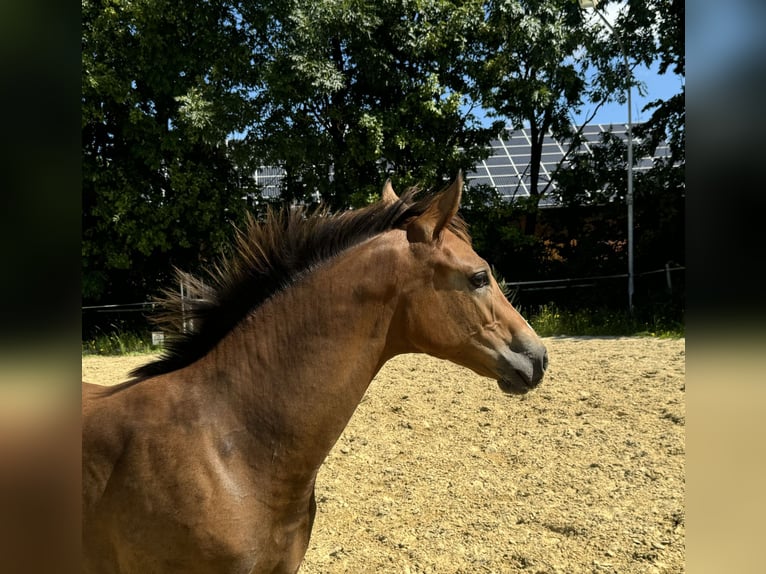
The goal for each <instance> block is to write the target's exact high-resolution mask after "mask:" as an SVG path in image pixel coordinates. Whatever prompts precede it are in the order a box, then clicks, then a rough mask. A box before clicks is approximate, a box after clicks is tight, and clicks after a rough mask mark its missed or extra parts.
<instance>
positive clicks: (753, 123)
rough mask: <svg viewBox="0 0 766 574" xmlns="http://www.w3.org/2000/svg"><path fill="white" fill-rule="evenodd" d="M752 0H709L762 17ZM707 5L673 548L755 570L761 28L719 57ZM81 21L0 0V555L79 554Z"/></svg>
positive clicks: (704, 565) (705, 563) (712, 562)
mask: <svg viewBox="0 0 766 574" xmlns="http://www.w3.org/2000/svg"><path fill="white" fill-rule="evenodd" d="M761 4H762V3H760V2H757V1H756V0H739V1H737V2H730V3H723V4H721V3H719V9H725V10H730V11H736V12H738V13H740V15H741V16H742V15H744V16H743V18H742V21H757V22H759V24H760V23H762V21H763V19H764V15H766V8H765V7H763V6H762V5H761ZM714 6H715V4H714V3H712V2H710V1H709V0H706V1H704V2H699V3H694V5H690V6H689V12H688V14H687V23H688V24H689V25H688V31H687V40H688V42H689V46H690V48H689V49H688V50H687V51H688V69H689V71H688V78H690V80H691V81H690V82H689V85H688V94H689V98H688V100H687V111H688V117H687V127H688V136H689V139H688V143H687V146H688V148H687V156H688V164H687V166H688V167H687V169H688V172H687V181H688V186H687V189H688V201H689V209H688V213H689V221H688V225H687V229H688V230H689V231H688V241H687V244H688V246H689V247H688V250H689V257H688V262H689V264H688V268H689V271H688V277H689V281H688V285H689V293H688V298H687V300H688V302H689V311H688V328H687V333H688V335H687V347H688V353H687V359H688V373H689V375H690V376H689V384H688V386H687V390H688V391H689V394H688V408H689V412H688V417H687V420H688V421H689V424H688V428H687V432H688V435H687V443H688V448H687V469H688V481H687V507H688V517H687V519H688V524H687V533H688V539H687V551H688V556H687V563H688V569H689V571H690V572H695V574H696V573H699V572H702V573H706V572H711V573H712V572H723V571H729V572H733V571H736V572H739V573H744V572H756V571H760V568H761V567H762V564H761V563H760V558H759V557H758V556H756V555H755V552H757V550H758V548H759V547H760V544H759V543H760V540H761V539H762V536H763V525H762V524H763V521H762V516H763V514H764V512H763V511H764V509H765V508H764V506H766V505H765V504H764V503H765V502H766V499H765V497H764V494H763V489H762V486H761V485H762V484H765V483H766V480H764V479H765V478H766V476H764V474H766V473H765V472H764V471H765V470H766V469H765V468H764V463H765V461H766V457H765V456H764V454H766V452H764V451H765V450H766V446H764V441H763V440H762V437H763V436H764V430H766V429H764V423H763V421H764V414H766V413H765V412H764V411H765V410H766V409H765V408H764V407H765V406H766V404H765V401H766V384H764V383H766V380H765V379H766V377H764V372H765V371H764V367H765V366H766V359H765V358H764V357H765V355H764V350H765V349H766V346H765V345H764V342H766V336H764V328H763V325H764V316H765V315H766V313H765V311H766V298H764V288H763V283H762V281H761V279H760V271H761V270H760V269H759V265H760V262H762V261H763V253H762V251H763V247H762V239H761V237H762V233H761V231H762V227H763V224H762V223H761V221H762V218H763V214H764V213H765V212H766V210H764V207H766V194H764V193H763V191H762V190H763V183H762V182H763V169H762V166H763V165H764V159H763V154H764V147H763V145H762V144H761V143H760V142H762V141H763V134H764V133H766V130H765V129H764V128H766V116H764V110H763V105H762V101H763V99H762V94H763V93H764V92H765V90H764V88H766V86H764V83H766V73H764V72H766V46H764V41H765V40H764V38H763V37H761V38H758V37H756V34H755V33H754V32H749V31H748V30H753V31H755V30H760V29H761V27H760V26H757V27H751V28H749V29H743V30H742V34H741V36H742V38H743V40H741V42H740V43H741V45H742V50H741V51H740V52H733V53H732V57H731V59H730V60H726V61H723V62H721V61H719V62H717V63H715V65H713V64H711V63H710V62H709V61H708V60H707V59H706V58H704V57H702V58H697V57H696V54H695V51H696V48H695V47H694V46H697V45H699V42H700V41H709V39H710V38H716V37H717V34H718V32H717V31H716V30H714V29H712V30H711V29H709V28H706V27H705V24H706V23H707V22H710V21H711V19H710V18H708V19H705V18H704V17H702V16H703V15H704V14H703V15H701V14H700V13H701V12H704V11H706V10H711V9H713V7H714ZM721 6H723V7H722V8H721ZM714 20H715V19H713V21H714ZM700 23H702V24H703V25H702V27H699V26H695V25H696V24H700ZM79 26H80V10H79V6H78V5H75V4H73V3H57V2H53V1H51V0H33V1H32V2H25V3H16V2H6V3H4V4H3V6H2V8H0V69H1V70H2V72H3V73H2V74H0V82H2V85H3V89H2V90H0V98H2V100H0V101H2V104H3V110H4V111H5V114H4V123H5V125H4V129H3V130H2V134H3V135H2V144H3V146H2V154H1V155H0V157H2V164H3V169H2V170H0V189H2V192H1V193H0V198H1V199H0V201H1V202H2V203H0V246H1V247H0V249H2V259H1V260H2V261H3V263H4V266H3V273H2V281H0V300H2V305H1V306H0V309H2V316H1V320H0V393H1V394H0V421H2V422H1V423H0V507H1V508H3V512H2V513H0V571H2V572H11V573H13V572H24V573H31V574H34V573H36V572H50V571H56V572H69V571H72V572H75V571H79V565H78V558H77V557H78V555H79V543H80V536H79V508H80V504H79V472H80V471H79V468H80V460H79V380H78V379H79V374H78V373H79V371H80V351H79V349H80V344H79V336H80V310H79V302H80V296H79V287H80V285H79V284H80V258H79V238H80V234H79V228H80V125H79V119H80V112H79V102H80V98H79V94H80V29H79ZM759 34H760V33H759ZM751 36H752V37H751Z"/></svg>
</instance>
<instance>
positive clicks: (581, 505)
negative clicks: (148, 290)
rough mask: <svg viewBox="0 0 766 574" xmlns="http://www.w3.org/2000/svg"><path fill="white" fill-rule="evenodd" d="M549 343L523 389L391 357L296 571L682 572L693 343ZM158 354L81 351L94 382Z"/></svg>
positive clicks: (323, 490)
mask: <svg viewBox="0 0 766 574" xmlns="http://www.w3.org/2000/svg"><path fill="white" fill-rule="evenodd" d="M545 343H546V345H547V347H548V352H549V356H550V366H549V369H548V373H547V375H546V378H545V380H544V381H543V383H542V385H541V386H540V387H539V388H538V389H537V390H535V391H532V392H531V393H529V394H528V395H525V396H523V397H518V396H507V395H504V394H503V393H502V392H501V391H500V389H499V388H498V387H497V384H496V383H495V382H494V381H492V380H489V379H485V378H483V377H479V376H477V375H474V374H473V373H472V372H470V371H467V370H466V369H462V368H460V367H457V366H454V365H452V364H451V363H447V362H444V361H440V360H437V359H433V358H431V357H427V356H423V355H405V356H401V357H397V358H396V359H394V360H392V361H390V362H389V363H388V364H386V365H385V367H384V368H383V370H382V371H381V372H380V373H379V374H378V376H377V377H376V379H375V380H374V381H373V383H372V385H371V386H370V388H369V390H368V392H367V394H366V395H365V397H364V399H363V400H362V403H361V404H360V405H359V408H358V409H357V411H356V413H355V414H354V417H353V418H352V419H351V422H350V423H349V425H348V427H347V428H346V431H345V432H344V433H343V435H342V436H341V438H340V440H339V441H338V443H337V444H336V446H335V448H334V449H333V451H332V452H331V453H330V456H329V457H328V459H327V461H326V462H325V464H324V465H323V466H322V468H321V470H320V472H319V477H318V479H317V488H316V493H317V501H318V511H317V517H316V522H315V524H314V531H313V535H312V539H311V543H310V546H309V550H308V552H307V554H306V560H305V562H304V564H303V566H302V568H301V570H300V574H320V573H321V574H336V573H337V574H340V573H349V574H361V573H401V574H416V573H418V574H421V573H422V574H425V573H429V574H440V573H446V574H474V573H485V572H487V573H497V574H500V573H506V572H508V573H512V572H522V573H534V574H549V573H566V574H575V573H581V572H582V573H586V572H587V573H599V574H600V573H605V574H606V573H620V574H622V573H642V574H643V573H655V572H668V573H678V572H685V566H684V563H685V544H684V532H685V513H684V497H685V473H684V460H685V451H684V445H685V428H684V427H685V412H686V411H685V402H684V393H685V340H684V339H675V340H667V339H653V338H567V337H562V338H558V337H554V338H546V339H545ZM150 358H151V357H147V356H131V357H117V358H114V357H84V358H83V360H82V368H83V379H84V380H86V381H89V382H95V383H101V384H112V383H116V382H119V381H121V380H123V379H124V377H125V375H126V374H127V372H128V371H129V370H130V369H131V368H133V367H135V366H138V365H139V364H142V363H144V362H146V361H147V360H148V359H150Z"/></svg>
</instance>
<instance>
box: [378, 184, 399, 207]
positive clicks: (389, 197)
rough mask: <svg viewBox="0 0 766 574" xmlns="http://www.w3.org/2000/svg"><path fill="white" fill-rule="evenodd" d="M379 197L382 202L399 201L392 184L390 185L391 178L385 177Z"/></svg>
mask: <svg viewBox="0 0 766 574" xmlns="http://www.w3.org/2000/svg"><path fill="white" fill-rule="evenodd" d="M380 199H381V201H383V203H395V202H397V201H399V196H398V195H396V193H395V192H394V186H393V185H391V179H387V180H386V183H385V185H384V186H383V191H382V192H381V193H380Z"/></svg>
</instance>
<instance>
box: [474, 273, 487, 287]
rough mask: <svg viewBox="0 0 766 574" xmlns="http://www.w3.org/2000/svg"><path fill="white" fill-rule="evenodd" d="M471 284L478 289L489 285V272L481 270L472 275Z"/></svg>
mask: <svg viewBox="0 0 766 574" xmlns="http://www.w3.org/2000/svg"><path fill="white" fill-rule="evenodd" d="M471 285H473V286H474V287H475V288H476V289H479V288H480V287H486V286H487V285H489V274H488V273H487V272H486V271H479V272H478V273H474V274H473V275H472V276H471Z"/></svg>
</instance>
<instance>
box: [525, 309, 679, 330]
mask: <svg viewBox="0 0 766 574" xmlns="http://www.w3.org/2000/svg"><path fill="white" fill-rule="evenodd" d="M525 316H527V318H528V320H529V324H530V325H532V328H533V329H534V330H535V331H536V332H537V334H538V335H540V336H541V337H551V336H555V335H569V336H591V337H593V336H623V337H629V336H644V337H668V338H678V337H683V336H684V334H685V328H684V324H683V322H681V321H679V320H677V319H674V318H671V317H668V316H665V315H662V314H654V313H650V312H646V311H642V310H639V309H634V313H633V315H630V314H629V313H628V312H627V311H613V310H608V309H578V310H576V311H568V310H564V309H559V308H558V307H556V306H555V305H543V306H542V307H541V308H540V310H539V311H538V312H537V313H531V312H529V313H527V314H526V315H525Z"/></svg>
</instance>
